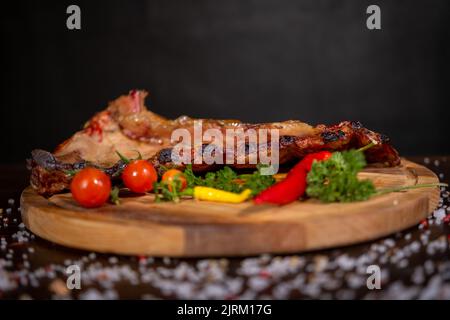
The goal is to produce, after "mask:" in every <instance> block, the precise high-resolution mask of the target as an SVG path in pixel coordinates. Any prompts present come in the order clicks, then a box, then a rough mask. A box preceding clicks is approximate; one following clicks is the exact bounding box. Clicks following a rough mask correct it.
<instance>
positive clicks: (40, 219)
mask: <svg viewBox="0 0 450 320" xmlns="http://www.w3.org/2000/svg"><path fill="white" fill-rule="evenodd" d="M361 176H362V177H365V178H369V179H371V180H373V181H374V183H375V185H376V186H377V187H380V188H382V187H392V186H405V185H415V184H418V183H435V182H438V181H439V179H438V178H437V176H436V175H435V174H434V173H433V172H431V171H430V170H428V169H427V168H425V167H423V166H420V165H418V164H415V163H413V162H410V161H407V160H403V161H402V165H401V166H398V167H395V168H367V169H365V170H364V172H363V173H361ZM438 201H439V188H437V187H436V188H420V189H412V190H408V191H404V192H396V193H390V194H387V195H383V196H378V197H374V198H372V199H370V200H368V201H363V202H356V203H347V204H341V203H333V204H323V203H320V202H318V201H316V200H308V201H303V202H296V203H292V204H289V205H286V206H283V207H276V206H255V205H253V204H252V203H250V202H248V203H244V204H239V205H236V204H220V203H213V202H199V201H194V200H185V201H182V202H181V203H178V204H174V203H154V202H153V196H152V195H146V196H140V197H128V198H124V199H123V200H122V203H121V205H119V206H115V205H109V204H108V205H105V206H103V207H101V208H99V209H84V208H81V207H79V206H78V205H77V204H76V203H75V202H74V200H73V199H72V197H71V195H70V194H60V195H55V196H53V197H51V198H50V199H46V198H43V197H41V196H39V195H37V194H36V193H35V192H34V191H33V189H32V188H31V187H28V188H27V189H25V190H24V191H23V193H22V197H21V208H22V218H23V221H24V223H25V225H26V226H27V227H28V229H30V230H31V231H32V232H34V233H35V234H37V235H39V236H40V237H42V238H44V239H47V240H50V241H53V242H56V243H58V244H61V245H64V246H68V247H73V248H80V249H86V250H92V251H99V252H109V253H119V254H130V255H152V256H173V257H200V256H243V255H254V254H261V253H292V252H300V251H305V250H313V249H322V248H328V247H335V246H342V245H348V244H353V243H357V242H362V241H367V240H371V239H375V238H379V237H382V236H385V235H388V234H390V233H393V232H396V231H399V230H402V229H405V228H408V227H411V226H413V225H414V224H416V223H418V222H419V221H420V220H421V219H424V218H425V217H426V216H427V215H428V214H429V212H431V211H432V210H433V209H434V208H435V207H436V206H437V204H438Z"/></svg>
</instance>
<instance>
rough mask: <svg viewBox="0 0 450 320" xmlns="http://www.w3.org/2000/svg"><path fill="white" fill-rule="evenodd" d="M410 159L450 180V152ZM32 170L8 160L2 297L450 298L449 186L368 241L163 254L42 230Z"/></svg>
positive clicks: (0, 230) (0, 195)
mask: <svg viewBox="0 0 450 320" xmlns="http://www.w3.org/2000/svg"><path fill="white" fill-rule="evenodd" d="M409 159H411V160H413V161H416V162H418V163H422V164H425V165H426V166H428V167H429V168H430V169H432V170H433V171H434V172H436V173H437V174H438V175H439V177H440V180H441V181H442V182H447V183H448V182H449V177H450V157H444V156H439V157H410V158H409ZM27 180H28V172H27V171H26V169H25V168H24V165H22V164H20V165H0V208H1V213H0V299H50V298H51V299H155V298H185V299H186V298H187V299H190V298H198V299H265V298H272V299H288V298H314V299H450V260H449V258H450V256H449V253H450V251H449V241H450V225H449V222H450V221H449V220H450V215H449V214H450V207H448V206H449V193H448V191H447V190H442V192H441V198H442V199H441V204H440V207H439V208H438V209H437V210H436V211H434V212H430V217H429V218H428V219H426V220H424V221H422V223H420V224H419V225H417V226H415V227H413V228H410V229H408V230H405V231H403V232H400V233H397V234H394V235H391V236H389V237H386V238H383V239H379V240H377V241H373V242H369V243H363V244H359V245H354V246H350V247H343V248H337V249H330V250H324V251H317V252H310V253H303V254H298V255H286V256H271V255H262V256H256V257H248V258H245V259H235V258H232V259H230V258H223V259H170V258H164V259H161V258H152V257H144V256H142V257H127V256H117V255H106V254H96V253H93V252H85V251H78V250H73V249H68V248H65V247H62V246H59V245H56V244H53V243H50V242H48V241H45V240H43V239H40V238H39V237H37V236H35V235H33V234H32V233H31V232H29V231H28V230H26V228H25V227H24V225H23V224H22V222H21V218H20V208H19V197H20V193H21V190H22V189H23V188H25V187H26V186H27ZM268 236H270V235H268ZM324 236H326V235H324ZM70 265H78V266H79V267H80V270H81V289H73V290H69V289H68V288H67V286H66V280H67V277H68V274H67V273H66V271H67V267H68V266H70ZM370 265H376V266H379V268H380V271H381V288H380V289H372V290H370V289H369V288H368V287H367V280H368V277H369V276H370V275H371V274H372V273H369V274H368V273H367V268H368V266H370ZM369 282H371V283H373V282H372V281H371V280H370V281H369Z"/></svg>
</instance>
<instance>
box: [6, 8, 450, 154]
mask: <svg viewBox="0 0 450 320" xmlns="http://www.w3.org/2000/svg"><path fill="white" fill-rule="evenodd" d="M69 4H77V5H79V6H80V7H81V20H82V30H80V31H69V30H68V29H67V28H66V18H67V17H68V15H67V14H66V8H67V6H68V5H69ZM369 4H377V5H379V6H380V7H381V19H382V30H378V31H370V30H368V29H367V28H366V19H367V17H368V15H367V14H366V13H365V12H366V8H367V6H368V5H369ZM0 12H1V13H0V15H1V26H0V27H1V30H0V32H1V44H2V47H1V56H2V59H1V78H2V83H1V90H2V92H1V93H2V95H1V99H0V101H1V131H2V132H1V135H0V137H1V138H0V139H1V145H0V147H1V150H2V156H1V161H2V162H17V161H23V160H24V158H25V157H27V156H28V154H29V152H30V151H31V149H33V148H36V147H41V148H45V149H52V148H54V147H55V146H56V145H57V144H58V143H59V142H62V141H63V140H64V139H65V138H67V137H69V136H70V135H72V134H73V133H74V132H75V131H76V130H78V129H79V128H80V127H81V125H82V124H83V123H84V122H85V121H86V120H87V119H88V118H89V117H90V116H91V115H93V114H94V113H95V112H96V111H99V110H101V109H102V108H104V107H105V106H106V103H107V102H108V101H110V100H112V99H113V98H115V97H117V96H119V95H120V94H123V93H126V92H128V90H130V89H132V88H144V89H148V90H149V91H150V93H151V103H148V105H150V106H151V109H152V110H153V111H156V112H157V113H161V114H162V115H165V116H168V117H177V116H179V115H181V114H188V115H190V116H194V117H215V118H238V119H241V120H245V121H251V122H261V121H275V120H285V119H301V120H304V121H306V122H308V123H311V124H316V123H327V124H332V123H335V122H339V121H341V120H347V119H348V120H360V121H361V122H363V124H364V125H366V126H367V127H369V128H371V129H373V130H376V131H381V132H383V133H386V134H387V135H388V136H390V137H391V138H392V140H393V142H394V144H395V145H396V146H397V147H398V149H399V150H400V152H401V153H403V154H406V155H408V154H409V155H411V154H419V155H420V154H429V153H433V154H450V142H449V135H448V132H449V130H448V127H447V123H448V119H449V116H450V109H449V107H448V95H447V92H448V91H449V87H450V86H449V84H450V76H449V74H450V70H449V69H450V68H449V65H450V64H449V61H448V59H449V57H450V19H449V18H450V1H448V0H432V1H424V0H422V1H411V0H408V1H406V0H405V1H398V0H397V1H370V2H366V1H360V0H344V1H336V0H281V1H280V0H258V1H246V0H223V1H216V0H196V1H181V0H180V1H163V0H154V1H151V0H148V1H70V2H68V1H45V0H43V1H17V2H16V3H15V4H13V5H11V4H10V5H9V6H6V5H4V4H3V3H2V9H1V10H0Z"/></svg>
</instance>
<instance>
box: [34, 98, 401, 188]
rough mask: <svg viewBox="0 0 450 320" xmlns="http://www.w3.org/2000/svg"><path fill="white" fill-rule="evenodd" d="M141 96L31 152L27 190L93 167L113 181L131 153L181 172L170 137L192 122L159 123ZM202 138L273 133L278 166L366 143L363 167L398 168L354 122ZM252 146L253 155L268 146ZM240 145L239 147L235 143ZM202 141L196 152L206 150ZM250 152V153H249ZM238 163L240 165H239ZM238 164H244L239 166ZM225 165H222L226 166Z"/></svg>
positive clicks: (219, 125) (227, 124)
mask: <svg viewBox="0 0 450 320" xmlns="http://www.w3.org/2000/svg"><path fill="white" fill-rule="evenodd" d="M146 96H147V93H146V92H145V91H138V90H133V91H130V93H129V94H128V95H125V96H121V97H119V98H118V99H116V100H114V101H112V102H111V103H110V104H109V106H108V107H107V108H106V109H105V110H103V111H101V112H99V113H97V114H96V115H95V116H94V117H93V118H92V119H90V120H89V121H88V122H87V123H86V125H85V126H84V129H83V130H81V131H79V132H77V133H75V134H74V135H73V136H72V137H71V138H69V139H68V140H66V141H65V142H63V143H62V144H60V145H59V146H58V147H57V148H56V150H55V151H54V153H53V154H52V153H49V152H46V151H43V150H34V151H33V152H32V158H31V159H30V160H29V161H28V167H29V169H30V170H31V179H30V183H31V185H32V186H33V187H34V188H35V189H36V190H37V192H38V193H40V194H42V195H46V196H49V195H52V194H54V193H58V192H61V191H63V190H65V189H67V188H68V186H69V184H70V181H71V175H70V173H71V172H73V171H74V170H79V169H82V168H84V167H86V166H93V167H97V168H100V169H102V170H104V171H105V172H106V173H107V174H109V175H110V176H111V177H113V178H114V177H117V176H118V174H119V173H120V171H121V169H123V166H124V163H123V162H122V161H121V160H119V157H118V155H117V151H119V152H120V153H122V154H123V155H125V156H126V157H130V158H132V157H134V156H135V155H136V153H137V151H138V152H139V153H140V154H141V155H142V157H144V158H146V159H148V161H150V162H151V163H153V164H154V165H155V166H156V167H157V168H161V165H163V166H164V167H181V168H182V167H184V165H185V163H182V164H179V163H178V164H174V163H173V162H172V148H173V146H174V144H175V143H176V142H177V141H171V136H172V132H173V131H174V130H176V129H185V130H187V132H189V133H191V134H194V131H195V129H194V128H195V126H194V124H195V123H196V122H195V121H196V120H199V119H192V118H189V117H187V116H181V117H179V118H177V119H175V120H169V119H166V118H164V117H161V116H159V115H157V114H155V113H153V112H151V111H149V110H147V108H146V107H145V105H144V99H145V97H146ZM201 123H202V128H201V130H202V133H203V132H205V130H207V129H217V130H219V131H220V132H222V133H224V136H225V132H226V130H227V129H242V130H244V131H246V130H249V129H255V130H256V129H277V130H278V134H279V136H278V137H277V139H279V140H278V142H279V163H280V164H283V163H287V162H289V161H291V160H294V159H300V158H302V157H304V156H305V155H306V154H308V153H311V152H316V151H320V150H330V151H334V150H346V149H349V148H358V147H362V146H365V145H367V144H369V143H374V144H375V146H374V147H372V148H370V149H368V150H367V151H365V154H366V157H367V160H368V161H369V162H379V163H382V164H384V165H388V166H395V165H397V164H399V163H400V158H399V155H398V153H397V151H396V150H395V149H394V148H393V147H392V146H391V145H390V144H389V139H388V138H387V137H386V136H384V135H381V134H378V133H376V132H373V131H370V130H368V129H366V128H364V127H363V126H362V125H361V124H360V123H359V122H352V121H344V122H341V123H339V124H337V125H333V126H326V125H318V126H315V127H313V126H310V125H308V124H306V123H304V122H301V121H297V120H289V121H284V122H273V123H262V124H248V123H242V122H240V121H238V120H210V119H202V122H201ZM271 139H272V138H271V137H269V138H268V140H267V141H266V142H258V145H257V146H256V150H258V148H261V147H264V144H267V143H270V141H273V140H271ZM241 142H242V141H241ZM242 143H244V144H245V145H244V146H243V147H244V149H245V150H246V152H245V153H244V157H245V159H236V158H235V161H234V162H233V163H231V164H229V165H230V166H232V167H235V168H252V167H255V164H250V163H248V161H242V160H246V159H247V158H249V157H250V156H251V155H252V152H254V150H255V148H252V146H250V145H249V142H248V141H243V142H242ZM211 145H212V144H211V143H206V142H205V141H202V143H201V144H200V145H193V148H192V152H195V150H196V148H205V147H208V146H211ZM223 145H224V147H221V149H219V150H218V151H217V152H220V153H222V154H223V155H224V156H225V155H226V154H227V153H229V151H230V150H227V147H226V146H225V145H226V144H225V143H224V144H223ZM252 150H253V151H252ZM239 160H240V161H239ZM243 162H244V163H243ZM227 163H228V162H227ZM216 167H217V165H215V164H207V163H199V164H193V169H194V170H195V171H207V170H211V169H214V168H216Z"/></svg>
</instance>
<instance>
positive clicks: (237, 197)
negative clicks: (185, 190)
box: [193, 186, 252, 203]
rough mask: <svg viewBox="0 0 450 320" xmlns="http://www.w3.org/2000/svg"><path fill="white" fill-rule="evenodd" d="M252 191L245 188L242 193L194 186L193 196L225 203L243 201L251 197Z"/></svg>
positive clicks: (198, 198)
mask: <svg viewBox="0 0 450 320" xmlns="http://www.w3.org/2000/svg"><path fill="white" fill-rule="evenodd" d="M251 193H252V191H251V190H250V189H245V190H244V191H242V192H241V193H233V192H228V191H223V190H219V189H214V188H209V187H201V186H197V187H194V192H193V196H194V198H195V199H197V200H206V201H214V202H225V203H241V202H244V201H245V200H247V199H248V198H249V197H250V194H251Z"/></svg>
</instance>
